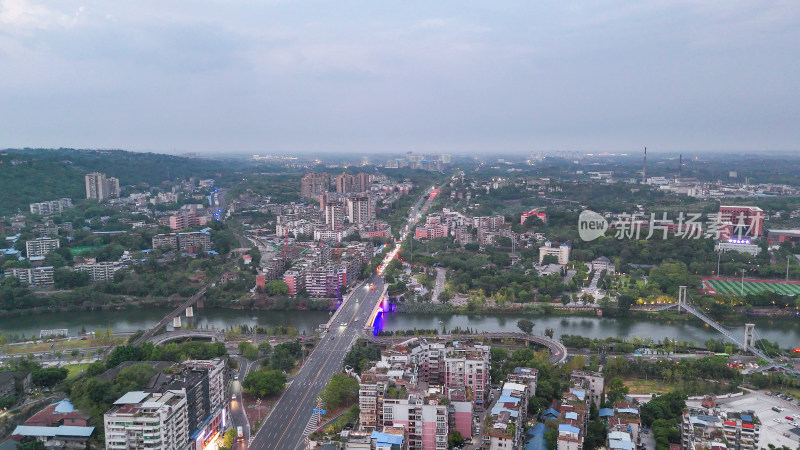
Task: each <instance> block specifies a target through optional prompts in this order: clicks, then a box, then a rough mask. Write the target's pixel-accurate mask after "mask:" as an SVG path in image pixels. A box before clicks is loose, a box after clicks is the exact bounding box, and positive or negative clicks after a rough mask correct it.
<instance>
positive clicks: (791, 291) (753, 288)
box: [703, 278, 800, 295]
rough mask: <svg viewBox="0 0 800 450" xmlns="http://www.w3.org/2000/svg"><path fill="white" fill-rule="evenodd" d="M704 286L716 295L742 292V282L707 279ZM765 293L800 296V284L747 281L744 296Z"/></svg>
mask: <svg viewBox="0 0 800 450" xmlns="http://www.w3.org/2000/svg"><path fill="white" fill-rule="evenodd" d="M703 284H704V285H705V287H706V288H707V289H708V290H709V292H710V293H715V294H739V293H740V292H741V291H742V281H741V280H735V279H730V280H723V279H719V278H706V279H704V280H703ZM763 291H772V292H775V293H776V294H781V295H798V294H800V283H797V282H790V283H787V282H785V281H767V280H765V281H752V280H745V282H744V294H745V295H747V294H757V293H759V292H763Z"/></svg>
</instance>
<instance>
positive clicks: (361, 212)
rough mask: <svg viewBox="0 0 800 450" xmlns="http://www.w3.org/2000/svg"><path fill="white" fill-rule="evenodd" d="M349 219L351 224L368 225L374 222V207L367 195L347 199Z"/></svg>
mask: <svg viewBox="0 0 800 450" xmlns="http://www.w3.org/2000/svg"><path fill="white" fill-rule="evenodd" d="M347 217H348V219H349V220H350V223H366V222H369V221H370V220H372V218H373V217H374V216H373V213H372V205H371V202H370V199H369V196H367V195H358V196H355V197H350V198H348V199H347Z"/></svg>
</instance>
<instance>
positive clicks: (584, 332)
mask: <svg viewBox="0 0 800 450" xmlns="http://www.w3.org/2000/svg"><path fill="white" fill-rule="evenodd" d="M169 312H170V310H169V309H168V308H133V309H127V310H114V311H80V312H66V313H55V314H38V315H35V314H34V315H25V316H22V317H13V318H3V319H0V333H2V334H5V335H14V334H17V335H21V334H22V333H25V335H26V336H31V335H32V334H36V335H38V334H39V330H41V329H56V328H66V329H68V330H69V331H70V335H73V336H75V335H77V334H78V333H79V332H80V331H81V328H85V329H86V330H87V331H93V330H96V329H98V328H100V329H104V330H105V329H106V328H108V327H111V328H112V329H113V330H114V332H116V333H121V332H133V331H136V330H140V329H145V328H148V327H151V326H153V325H155V324H156V323H158V321H159V320H161V318H162V317H164V316H165V315H167V314H168V313H169ZM328 317H329V313H328V312H326V311H243V310H233V309H216V308H213V309H211V308H209V309H197V308H195V317H194V318H193V322H194V326H195V327H196V328H215V329H225V328H228V327H230V326H234V325H250V326H253V325H259V326H262V327H274V326H277V325H286V326H292V327H295V328H297V329H298V330H300V331H303V330H306V331H311V330H314V329H315V328H316V327H317V326H318V325H319V324H321V323H324V322H326V321H327V320H328ZM523 317H524V318H527V319H529V320H531V321H532V322H534V323H535V324H536V325H535V327H534V333H541V332H543V331H544V329H545V328H552V329H553V331H554V333H555V336H556V337H559V336H561V335H564V334H577V335H581V336H586V337H592V338H603V337H609V336H614V337H620V338H631V337H641V338H647V337H649V338H652V339H658V340H662V339H664V338H665V337H669V338H670V339H678V340H688V341H693V342H695V343H697V344H701V345H702V343H704V342H705V341H706V340H707V339H709V338H714V339H720V338H722V335H721V334H719V333H718V332H717V331H715V330H714V329H713V328H710V327H708V326H706V325H705V324H703V323H702V322H700V321H699V320H690V321H667V320H647V319H631V318H600V317H578V316H535V315H521V314H514V315H511V314H481V315H465V314H423V313H393V314H389V315H388V316H387V317H385V318H384V325H383V329H384V330H408V329H414V328H417V329H434V328H435V329H437V330H439V331H440V332H441V330H442V327H443V326H444V327H445V328H446V329H447V330H452V329H453V328H455V327H461V328H467V327H469V328H472V329H477V330H479V331H486V332H496V331H519V329H518V328H517V320H519V319H520V318H523ZM183 320H184V321H186V318H185V317H183ZM747 321H748V322H752V323H755V324H756V333H757V337H758V338H765V339H769V340H770V341H776V342H778V343H779V344H780V345H781V347H784V348H796V347H800V319H798V318H795V317H781V318H764V317H752V318H749V319H748V320H747ZM743 324H744V320H742V321H737V322H731V323H726V324H725V326H727V327H728V328H729V329H731V330H733V331H734V333H736V334H741V335H742V338H743V336H744V329H743V328H744V327H743ZM170 328H171V326H170ZM738 330H741V333H738Z"/></svg>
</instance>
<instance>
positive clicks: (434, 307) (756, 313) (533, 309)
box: [395, 302, 800, 322]
mask: <svg viewBox="0 0 800 450" xmlns="http://www.w3.org/2000/svg"><path fill="white" fill-rule="evenodd" d="M395 310H396V311H397V312H406V313H429V314H509V315H513V314H535V315H550V316H578V317H619V316H620V313H619V310H617V309H616V308H595V307H588V306H583V307H580V306H578V307H576V306H564V305H562V304H561V303H508V304H505V305H503V306H498V305H496V304H491V303H487V304H485V305H481V306H476V305H474V304H467V305H453V304H450V303H408V302H404V303H396V304H395ZM625 317H633V318H667V319H670V320H689V319H691V317H692V316H691V315H689V314H685V313H681V314H679V313H678V312H677V311H675V310H667V311H653V310H649V309H645V308H631V309H630V310H629V311H627V313H626V314H625ZM742 317H769V318H780V317H800V312H798V311H797V310H795V309H789V308H777V307H775V308H757V309H753V310H750V311H748V310H746V309H745V308H737V309H735V310H734V311H733V312H732V313H730V314H726V315H723V316H720V317H716V318H717V319H718V320H719V321H723V322H724V321H727V320H733V319H738V318H742Z"/></svg>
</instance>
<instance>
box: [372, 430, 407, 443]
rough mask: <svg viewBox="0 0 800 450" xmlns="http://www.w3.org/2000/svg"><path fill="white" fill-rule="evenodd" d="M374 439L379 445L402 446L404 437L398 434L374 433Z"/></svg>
mask: <svg viewBox="0 0 800 450" xmlns="http://www.w3.org/2000/svg"><path fill="white" fill-rule="evenodd" d="M371 437H372V439H375V440H377V443H378V444H390V445H402V444H403V436H398V435H396V434H389V433H381V432H380V431H373V432H372V436H371Z"/></svg>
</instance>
